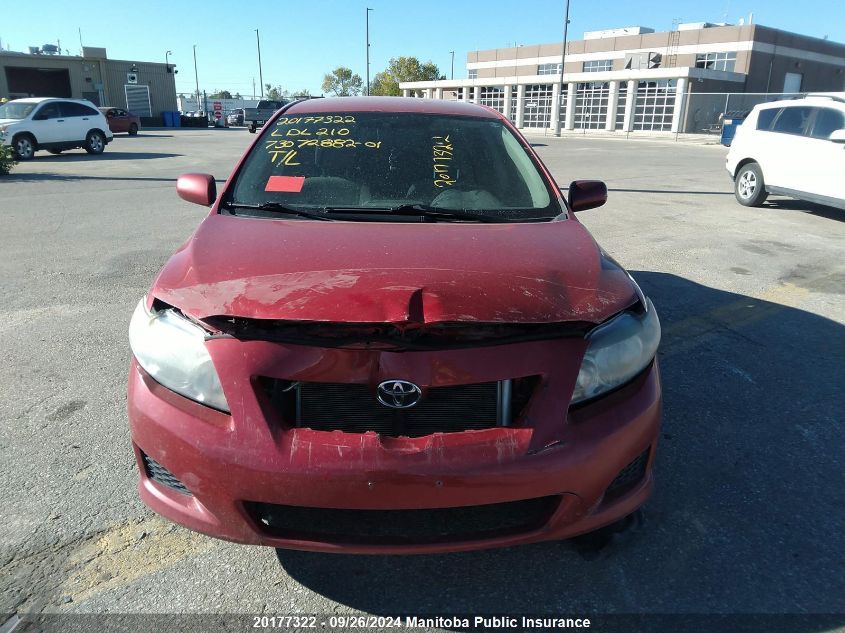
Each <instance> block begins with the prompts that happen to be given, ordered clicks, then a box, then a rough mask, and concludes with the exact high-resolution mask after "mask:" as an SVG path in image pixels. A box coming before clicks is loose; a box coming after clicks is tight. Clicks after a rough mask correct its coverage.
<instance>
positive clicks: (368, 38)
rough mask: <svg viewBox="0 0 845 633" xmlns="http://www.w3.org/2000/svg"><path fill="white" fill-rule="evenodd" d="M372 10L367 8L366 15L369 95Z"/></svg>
mask: <svg viewBox="0 0 845 633" xmlns="http://www.w3.org/2000/svg"><path fill="white" fill-rule="evenodd" d="M370 11H372V9H370V8H367V12H366V16H367V29H366V34H367V96H368V97H369V96H370Z"/></svg>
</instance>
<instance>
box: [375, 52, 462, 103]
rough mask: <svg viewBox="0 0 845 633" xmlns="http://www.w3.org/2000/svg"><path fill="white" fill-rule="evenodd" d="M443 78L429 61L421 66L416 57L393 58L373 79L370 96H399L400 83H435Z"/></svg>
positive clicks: (435, 66) (400, 91) (400, 92)
mask: <svg viewBox="0 0 845 633" xmlns="http://www.w3.org/2000/svg"><path fill="white" fill-rule="evenodd" d="M445 78H446V77H445V76H442V75H441V74H440V69H439V68H437V65H436V64H435V63H434V62H432V61H431V60H429V61H427V62H425V63H424V64H422V63H420V60H418V59H417V58H416V57H393V58H391V60H390V62H389V63H388V64H387V68H386V69H385V70H383V71H382V72H380V73H377V74H376V76H375V77H374V78H373V83H372V86H370V94H371V95H381V96H391V95H392V96H399V95H400V94H402V90H401V89H400V88H399V82H400V81H435V80H436V79H445Z"/></svg>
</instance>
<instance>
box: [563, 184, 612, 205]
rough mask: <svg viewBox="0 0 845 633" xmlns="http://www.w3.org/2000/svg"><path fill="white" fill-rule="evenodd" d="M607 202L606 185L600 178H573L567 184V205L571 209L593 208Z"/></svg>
mask: <svg viewBox="0 0 845 633" xmlns="http://www.w3.org/2000/svg"><path fill="white" fill-rule="evenodd" d="M605 202H607V185H606V184H604V183H603V182H602V181H601V180H573V181H572V182H571V183H570V185H569V206H570V207H571V208H572V210H573V211H586V210H587V209H595V208H596V207H600V206H601V205H603V204H604V203H605Z"/></svg>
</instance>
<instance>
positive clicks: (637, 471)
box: [605, 450, 649, 496]
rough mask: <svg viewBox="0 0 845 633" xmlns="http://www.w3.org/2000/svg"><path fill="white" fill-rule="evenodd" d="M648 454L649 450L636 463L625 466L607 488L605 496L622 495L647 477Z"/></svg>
mask: <svg viewBox="0 0 845 633" xmlns="http://www.w3.org/2000/svg"><path fill="white" fill-rule="evenodd" d="M648 453H649V450H646V451H644V452H643V453H641V454H640V455H639V456H638V457H637V458H636V459H635V460H634V461H632V462H631V463H630V464H628V465H627V466H625V468H623V469H622V470H621V471H620V472H619V474H618V475H616V479H614V480H613V481H612V482H611V483H610V485H609V486H608V487H607V491H606V492H605V496H614V495H620V494H622V493H624V492H627V491H628V490H630V489H631V488H633V487H634V486H635V485H636V484H638V483H639V482H640V481H641V480H642V478H643V477H645V468H646V464H648Z"/></svg>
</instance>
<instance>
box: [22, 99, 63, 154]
mask: <svg viewBox="0 0 845 633" xmlns="http://www.w3.org/2000/svg"><path fill="white" fill-rule="evenodd" d="M64 123H65V120H64V119H63V118H62V113H61V110H59V102H58V101H48V102H47V103H45V104H43V105H42V106H41V107H40V108H38V110H36V111H35V112H34V113H33V114H32V120H31V122H30V127H31V130H32V133H33V134H34V135H35V140H36V141H37V142H38V144H39V145H44V144H50V143H58V142H59V141H61V140H62V138H63V130H64Z"/></svg>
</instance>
